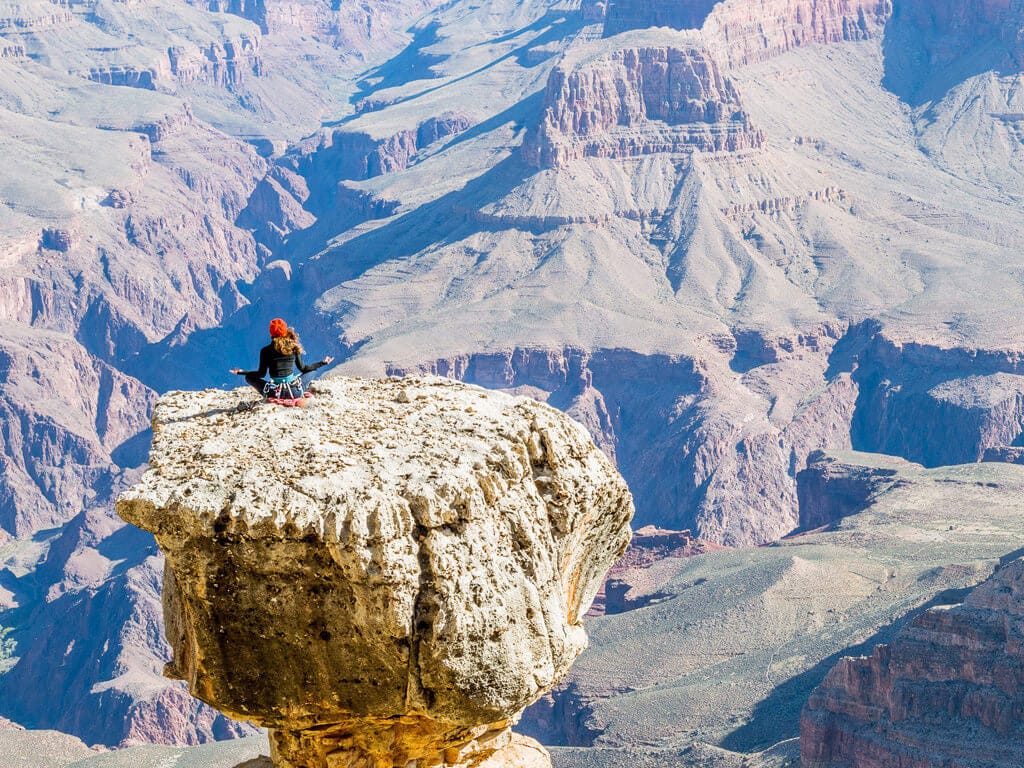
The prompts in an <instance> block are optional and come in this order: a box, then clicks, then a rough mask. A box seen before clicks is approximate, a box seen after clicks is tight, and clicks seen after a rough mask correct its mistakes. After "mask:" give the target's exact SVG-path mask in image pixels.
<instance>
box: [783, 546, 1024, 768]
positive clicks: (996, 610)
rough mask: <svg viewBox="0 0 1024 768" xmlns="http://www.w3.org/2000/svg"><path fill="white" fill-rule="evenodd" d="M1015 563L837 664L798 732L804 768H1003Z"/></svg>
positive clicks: (1015, 747)
mask: <svg viewBox="0 0 1024 768" xmlns="http://www.w3.org/2000/svg"><path fill="white" fill-rule="evenodd" d="M1022 641H1024V560H1017V561H1015V562H1013V563H1012V564H1009V565H1006V566H1004V567H1003V568H1001V569H1000V570H999V571H997V572H996V573H995V574H994V575H993V576H992V577H991V578H990V579H989V580H988V581H986V582H985V583H984V584H982V585H981V586H979V587H977V588H976V589H974V590H973V591H972V592H971V593H970V595H968V597H967V599H966V600H965V601H964V603H963V604H962V605H956V606H953V607H949V606H946V607H939V608H934V609H932V610H929V611H926V612H924V613H922V614H920V615H919V616H917V617H916V618H915V619H914V621H913V622H912V623H911V624H910V625H909V626H907V627H906V628H905V629H903V630H902V631H901V632H900V633H899V634H898V635H897V636H896V637H895V638H894V640H893V641H892V643H890V644H888V645H881V646H878V647H877V648H875V651H874V653H873V654H872V655H871V656H867V657H860V658H846V659H843V660H841V661H840V662H839V663H838V664H837V665H836V666H835V668H834V669H833V670H832V671H831V672H830V673H829V674H828V676H827V677H826V678H825V680H824V682H823V683H822V684H821V685H820V686H819V687H818V689H817V690H815V692H814V693H813V694H812V695H811V697H810V699H809V701H808V703H807V707H806V708H805V709H804V712H803V717H802V719H801V727H800V746H801V755H802V759H803V766H804V768H831V766H843V767H844V768H847V767H849V768H887V767H888V766H895V765H899V766H912V767H913V768H917V767H918V766H921V767H922V768H924V767H925V766H938V765H942V766H950V767H951V768H974V767H975V766H985V768H1011V767H1012V766H1019V765H1020V761H1021V755H1024V692H1022V691H1024V642H1022Z"/></svg>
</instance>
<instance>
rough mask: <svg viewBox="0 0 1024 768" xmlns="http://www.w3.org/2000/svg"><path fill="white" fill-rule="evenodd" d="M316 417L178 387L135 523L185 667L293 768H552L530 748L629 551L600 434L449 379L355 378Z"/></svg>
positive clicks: (171, 670) (156, 427)
mask: <svg viewBox="0 0 1024 768" xmlns="http://www.w3.org/2000/svg"><path fill="white" fill-rule="evenodd" d="M316 387H317V394H316V396H315V397H314V398H313V400H312V404H311V405H310V406H309V407H307V408H305V409H297V408H294V409H285V408H278V407H276V406H272V405H265V406H262V407H260V408H257V409H254V410H247V411H246V410H243V411H239V410H237V409H236V408H235V406H236V405H237V404H238V402H239V393H238V392H222V391H213V390H208V391H205V392H173V393H170V394H168V395H165V396H164V397H162V398H161V399H160V402H159V403H158V404H157V406H156V409H155V411H154V414H153V448H152V452H151V454H150V469H149V470H148V471H147V472H146V474H145V475H144V477H143V478H142V480H141V481H140V482H139V483H138V484H137V485H136V486H134V487H133V488H132V489H130V490H129V491H127V492H126V493H125V494H123V495H122V496H121V498H120V499H119V500H118V503H117V510H118V513H119V514H120V515H121V516H122V517H123V518H124V519H125V520H127V521H129V522H131V523H134V524H135V525H138V526H140V527H142V528H145V529H146V530H148V531H152V532H153V533H154V534H155V536H156V539H157V542H158V543H159V544H160V547H161V549H162V550H163V551H164V553H165V554H166V556H167V564H166V569H165V574H164V611H165V617H166V624H167V634H168V637H169V639H170V642H171V645H172V646H173V649H174V660H173V662H171V663H170V664H169V665H168V668H167V674H168V675H170V676H173V677H178V678H181V679H183V680H185V681H187V682H188V684H189V686H190V688H191V691H192V693H193V695H195V696H196V697H198V698H200V699H202V700H203V701H205V702H207V703H209V704H212V705H213V706H215V707H217V708H218V709H220V710H222V711H224V712H226V713H228V714H230V715H232V716H235V717H238V718H241V719H247V720H251V721H254V722H257V723H260V724H262V725H265V726H267V727H269V728H270V729H272V730H271V747H272V757H273V759H274V762H275V764H276V765H278V766H287V767H289V768H299V767H300V766H302V767H303V768H336V767H338V766H346V768H349V767H352V768H356V767H360V768H361V767H362V766H366V767H367V768H385V767H389V766H402V768H405V766H407V765H409V764H410V763H414V764H415V765H416V766H419V767H421V768H422V767H423V766H439V765H444V764H449V765H458V764H473V765H487V766H503V765H510V766H511V765H517V766H523V767H525V766H535V765H545V764H549V763H548V758H547V757H546V753H545V752H544V750H543V748H542V747H540V746H539V745H538V744H536V742H532V741H531V740H529V739H525V738H523V737H520V736H518V735H513V734H512V733H511V731H510V730H509V729H510V726H511V725H512V724H514V722H515V721H516V719H517V718H518V716H519V713H520V712H521V711H522V710H523V708H524V707H525V706H527V705H528V704H530V703H531V702H532V701H534V700H535V699H536V698H537V697H539V696H540V695H541V694H543V693H544V692H546V691H547V690H548V689H550V688H551V687H552V685H554V683H555V682H556V681H557V680H558V679H559V678H560V677H561V676H562V675H564V674H565V672H566V671H567V670H568V669H569V667H570V665H571V664H572V662H573V660H574V659H575V658H576V656H577V655H578V654H579V653H580V651H581V650H583V648H584V646H585V645H586V634H585V632H584V630H583V626H582V624H581V621H580V618H581V616H582V615H583V614H584V613H585V612H586V610H587V608H588V607H589V606H590V603H591V601H592V600H593V598H594V595H595V593H596V592H597V590H598V587H599V585H600V582H601V580H602V578H603V576H604V574H605V572H606V570H607V569H608V567H609V566H610V565H611V564H612V563H613V562H614V561H615V559H616V558H617V557H618V556H619V555H620V554H621V553H622V551H623V550H624V548H625V546H626V544H627V542H628V540H629V535H630V534H629V520H630V517H631V516H632V511H633V505H632V499H631V497H630V494H629V490H628V489H627V487H626V484H625V482H624V481H623V480H622V478H621V477H620V476H619V474H618V473H617V472H616V471H615V469H614V467H613V466H612V465H611V463H610V462H609V461H608V459H607V458H606V457H605V456H604V455H603V454H602V453H601V452H600V451H599V450H598V449H597V448H596V447H595V446H594V444H593V442H592V441H591V439H590V437H589V435H588V434H587V432H586V430H584V428H583V427H582V426H580V425H579V424H577V423H576V422H574V421H572V420H571V419H570V418H568V417H567V416H565V415H564V414H562V413H560V412H558V411H556V410H555V409H553V408H551V407H549V406H547V405H544V404H542V403H537V402H534V401H532V400H529V399H526V398H515V397H511V396H509V395H505V394H502V393H499V392H492V391H487V390H484V389H480V388H477V387H472V386H467V385H464V384H460V383H457V382H454V381H450V380H447V379H438V378H415V379H397V378H392V379H388V380H383V381H373V380H362V379H343V378H335V379H328V380H322V381H320V382H318V383H317V385H316Z"/></svg>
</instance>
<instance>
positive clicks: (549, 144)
mask: <svg viewBox="0 0 1024 768" xmlns="http://www.w3.org/2000/svg"><path fill="white" fill-rule="evenodd" d="M633 42H636V43H638V44H639V43H641V42H643V41H642V39H641V38H639V37H638V38H637V40H636V41H632V40H631V39H626V40H624V41H623V46H624V47H622V48H620V49H618V50H613V51H610V52H601V51H603V49H602V47H601V46H602V44H600V43H597V44H595V48H596V49H597V50H598V51H599V52H598V53H597V54H596V55H594V54H588V53H586V52H584V53H583V54H582V55H580V56H573V57H567V58H566V59H565V60H564V61H563V62H562V63H560V64H559V65H558V66H557V67H556V68H555V69H554V70H552V72H551V75H550V76H549V78H548V83H547V88H546V91H545V95H544V103H545V110H544V116H543V118H542V121H541V123H540V125H539V126H538V128H537V130H536V131H535V132H534V133H533V134H532V135H531V136H530V138H529V140H528V141H527V143H526V145H525V146H524V151H525V153H526V157H527V159H528V161H529V162H531V163H532V164H533V165H536V166H540V167H543V168H558V167H562V166H564V165H566V164H567V163H568V162H569V161H571V160H578V159H580V158H582V157H612V158H621V157H636V156H640V155H649V154H654V153H662V152H736V151H739V150H742V149H750V148H757V147H760V146H761V144H762V143H763V141H764V136H763V134H762V133H761V132H760V131H758V130H757V129H756V128H754V127H753V126H752V125H751V123H750V120H749V118H748V117H747V115H746V113H745V112H744V111H743V106H742V104H741V102H740V96H739V92H738V91H737V90H736V87H735V85H733V83H732V81H731V80H730V79H729V78H728V77H726V76H725V75H723V74H722V73H721V71H720V70H719V67H718V64H717V63H716V62H715V60H714V59H713V58H712V57H711V56H710V55H709V54H708V53H707V51H706V50H704V48H703V47H702V45H701V44H700V43H699V42H698V41H697V40H696V39H693V40H689V41H688V42H689V44H685V43H687V39H685V38H684V37H683V36H680V37H679V38H677V39H676V42H675V44H673V45H665V46H657V47H648V46H646V45H643V46H641V45H637V47H633V45H632V43H633Z"/></svg>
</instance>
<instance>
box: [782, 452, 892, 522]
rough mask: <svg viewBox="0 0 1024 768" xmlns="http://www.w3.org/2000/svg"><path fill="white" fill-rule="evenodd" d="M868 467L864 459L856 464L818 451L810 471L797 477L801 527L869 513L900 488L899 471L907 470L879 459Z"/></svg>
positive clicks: (858, 458) (809, 464)
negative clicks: (876, 501)
mask: <svg viewBox="0 0 1024 768" xmlns="http://www.w3.org/2000/svg"><path fill="white" fill-rule="evenodd" d="M874 458H875V463H874V464H871V465H869V464H866V463H865V461H864V455H863V454H858V455H857V456H856V457H855V458H854V459H853V460H852V461H844V460H843V458H842V457H841V456H837V455H835V454H830V453H826V452H825V451H814V452H813V453H812V454H811V455H810V456H808V457H807V468H806V469H804V470H801V471H800V472H799V473H798V474H797V476H796V493H797V499H798V501H799V509H800V527H801V528H805V529H807V528H818V527H820V526H823V525H829V524H831V523H835V522H838V521H839V520H842V519H843V518H844V517H847V516H849V515H854V514H856V513H858V512H860V511H861V510H864V509H867V508H868V507H869V506H870V505H871V502H872V501H873V500H874V498H875V496H876V495H877V494H879V493H881V492H883V491H888V490H890V489H892V488H893V487H895V486H898V485H899V484H900V482H901V481H900V479H899V470H900V469H901V468H903V467H906V466H907V462H905V461H904V460H903V459H897V458H889V457H882V456H876V457H874Z"/></svg>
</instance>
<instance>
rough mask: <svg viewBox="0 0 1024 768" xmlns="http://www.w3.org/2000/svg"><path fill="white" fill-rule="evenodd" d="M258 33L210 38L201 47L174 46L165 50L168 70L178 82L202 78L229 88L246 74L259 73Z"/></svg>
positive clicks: (188, 81) (261, 66)
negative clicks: (256, 35)
mask: <svg viewBox="0 0 1024 768" xmlns="http://www.w3.org/2000/svg"><path fill="white" fill-rule="evenodd" d="M259 50H260V39H259V37H250V36H249V35H239V36H238V37H234V38H225V39H223V40H213V41H211V42H210V43H209V44H207V45H206V46H204V47H203V48H201V49H200V48H186V47H182V46H175V47H172V48H169V49H168V50H167V56H168V59H169V60H170V64H171V74H173V75H174V77H175V78H176V79H177V80H178V82H180V83H195V82H204V83H211V84H213V85H219V86H221V87H223V88H233V87H234V86H236V85H238V84H240V83H242V82H243V81H244V80H245V79H246V78H247V77H248V76H250V75H253V76H256V77H259V76H260V75H261V74H263V61H262V59H261V58H260V55H259Z"/></svg>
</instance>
